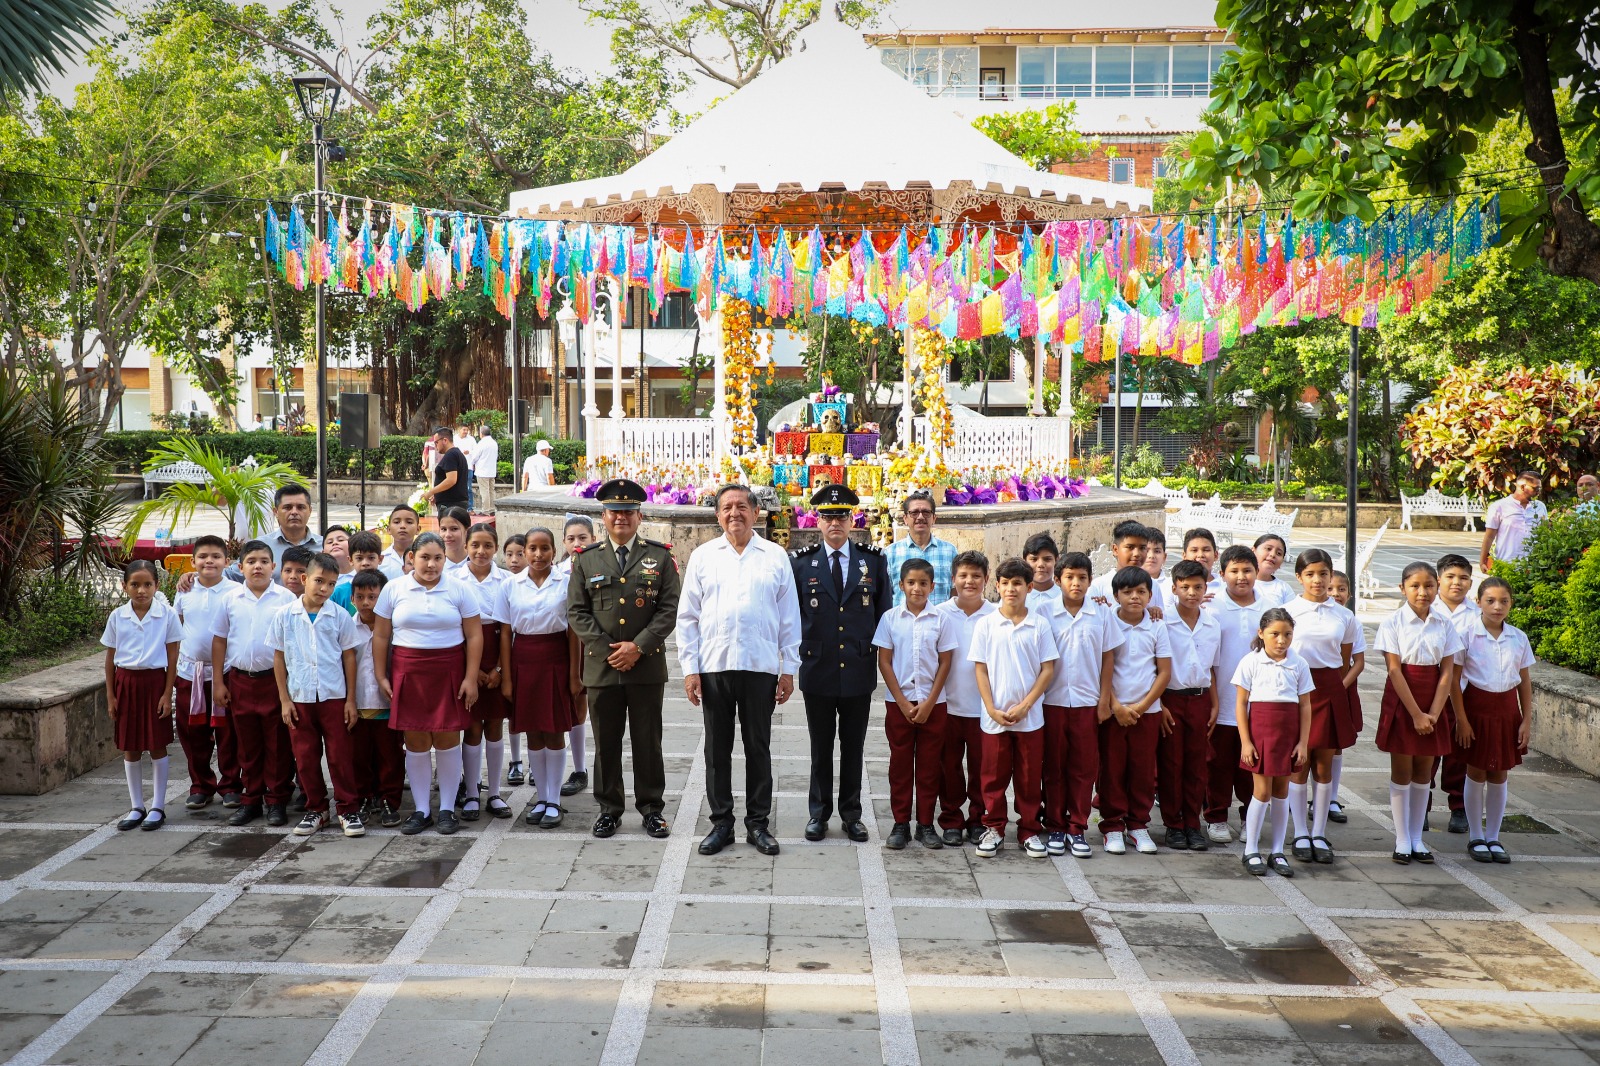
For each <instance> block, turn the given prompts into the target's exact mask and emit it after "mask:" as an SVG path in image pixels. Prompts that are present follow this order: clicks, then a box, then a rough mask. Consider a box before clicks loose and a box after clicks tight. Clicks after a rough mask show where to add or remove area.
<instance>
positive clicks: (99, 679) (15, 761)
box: [0, 655, 181, 796]
mask: <svg viewBox="0 0 1600 1066" xmlns="http://www.w3.org/2000/svg"><path fill="white" fill-rule="evenodd" d="M168 754H178V752H177V745H176V744H174V745H173V747H172V749H171V750H169V752H168ZM118 757H119V753H118V751H117V745H116V738H115V734H114V733H113V729H112V722H111V716H110V715H109V714H107V713H106V679H105V659H104V657H102V656H99V655H94V656H90V657H89V658H87V659H79V660H78V661H77V662H72V663H63V664H62V665H60V666H54V667H51V668H50V669H48V670H41V671H39V672H38V673H37V674H29V675H28V676H27V677H20V678H17V679H16V680H15V681H7V682H6V683H5V684H0V795H7V796H42V795H43V794H44V793H46V792H49V791H50V790H51V789H53V788H56V787H58V786H60V785H64V784H66V783H67V782H68V781H70V780H72V779H73V778H74V777H78V776H80V775H82V774H86V773H88V772H89V771H90V770H94V769H97V768H99V767H101V766H104V765H105V764H106V763H108V762H110V761H112V760H113V759H116V758H118ZM179 758H180V759H181V755H180V756H179Z"/></svg>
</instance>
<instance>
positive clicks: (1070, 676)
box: [1040, 596, 1123, 707]
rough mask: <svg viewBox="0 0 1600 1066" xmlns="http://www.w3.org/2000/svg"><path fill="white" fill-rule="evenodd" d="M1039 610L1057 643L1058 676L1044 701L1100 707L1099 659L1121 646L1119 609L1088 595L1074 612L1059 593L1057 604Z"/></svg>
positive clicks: (1052, 704)
mask: <svg viewBox="0 0 1600 1066" xmlns="http://www.w3.org/2000/svg"><path fill="white" fill-rule="evenodd" d="M1040 613H1041V615H1042V616H1043V617H1044V618H1045V619H1048V621H1049V623H1050V633H1051V636H1052V638H1053V639H1054V640H1055V643H1056V676H1055V677H1054V678H1052V679H1051V680H1050V689H1049V691H1047V692H1046V693H1045V694H1044V700H1043V701H1042V702H1044V703H1048V704H1049V705H1050V706H1052V707H1098V706H1099V705H1100V661H1101V659H1102V657H1103V656H1104V655H1105V653H1106V652H1108V651H1115V650H1116V649H1117V648H1120V647H1122V640H1123V638H1122V627H1121V626H1119V625H1118V624H1117V612H1116V608H1114V607H1102V606H1100V605H1099V604H1098V603H1095V602H1094V601H1093V600H1091V599H1089V598H1087V597H1085V598H1084V601H1083V606H1081V607H1079V608H1078V613H1077V614H1073V613H1072V612H1071V611H1068V610H1067V608H1066V605H1065V604H1063V603H1062V602H1061V598H1060V597H1059V596H1058V597H1057V598H1056V602H1055V606H1054V607H1051V608H1050V609H1048V610H1046V611H1041V612H1040Z"/></svg>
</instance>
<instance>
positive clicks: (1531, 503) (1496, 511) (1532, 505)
mask: <svg viewBox="0 0 1600 1066" xmlns="http://www.w3.org/2000/svg"><path fill="white" fill-rule="evenodd" d="M1539 487H1540V478H1539V475H1538V474H1536V473H1534V472H1533V471H1532V470H1524V471H1523V472H1522V473H1520V474H1518V475H1517V480H1516V483H1515V484H1514V485H1512V486H1511V495H1509V496H1507V497H1506V498H1505V499H1503V500H1496V501H1494V503H1492V504H1490V505H1489V513H1488V514H1487V515H1485V516H1484V519H1483V524H1484V531H1483V548H1482V550H1481V551H1480V552H1479V555H1478V566H1479V567H1481V568H1482V569H1483V572H1484V573H1486V574H1487V573H1488V572H1489V565H1490V561H1491V560H1490V551H1491V549H1492V550H1493V557H1494V558H1495V559H1499V560H1500V561H1502V562H1514V561H1516V560H1517V559H1521V558H1522V557H1523V556H1525V555H1527V554H1528V537H1529V536H1530V535H1531V534H1532V533H1533V531H1534V529H1535V528H1536V527H1537V526H1538V525H1539V523H1540V522H1543V521H1544V520H1545V519H1546V518H1549V517H1550V512H1549V511H1548V510H1546V508H1545V505H1544V503H1543V501H1541V500H1540V499H1539Z"/></svg>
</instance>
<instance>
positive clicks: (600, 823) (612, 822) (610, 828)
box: [594, 814, 622, 840]
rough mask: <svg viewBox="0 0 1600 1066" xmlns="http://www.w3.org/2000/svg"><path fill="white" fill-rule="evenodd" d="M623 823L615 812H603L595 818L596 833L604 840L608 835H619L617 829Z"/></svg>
mask: <svg viewBox="0 0 1600 1066" xmlns="http://www.w3.org/2000/svg"><path fill="white" fill-rule="evenodd" d="M621 825H622V820H621V819H619V818H618V817H617V816H616V815H614V814H602V815H600V817H598V818H596V819H595V820H594V835H595V836H597V837H599V838H600V839H601V840H604V839H605V838H606V837H612V836H616V835H617V829H618V828H619V827H620V826H621Z"/></svg>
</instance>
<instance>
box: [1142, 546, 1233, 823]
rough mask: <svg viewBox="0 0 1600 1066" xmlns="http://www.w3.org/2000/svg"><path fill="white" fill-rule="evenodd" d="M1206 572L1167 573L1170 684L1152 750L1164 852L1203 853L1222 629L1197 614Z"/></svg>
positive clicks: (1185, 566) (1192, 567) (1198, 568)
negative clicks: (1202, 826) (1169, 581)
mask: <svg viewBox="0 0 1600 1066" xmlns="http://www.w3.org/2000/svg"><path fill="white" fill-rule="evenodd" d="M1206 584H1207V582H1206V569H1205V567H1204V566H1202V565H1201V564H1200V563H1199V562H1197V561H1195V560H1193V559H1184V560H1183V561H1181V562H1179V563H1178V564H1177V565H1176V566H1174V567H1173V568H1172V587H1173V590H1174V595H1175V603H1176V606H1175V607H1174V609H1173V610H1172V613H1171V614H1170V615H1168V617H1167V622H1166V626H1167V638H1168V640H1169V641H1170V642H1171V644H1172V679H1171V680H1170V681H1169V682H1168V683H1167V691H1166V692H1165V693H1163V694H1162V696H1161V743H1160V746H1159V747H1158V748H1157V749H1156V780H1157V790H1156V791H1157V792H1158V794H1159V795H1160V797H1161V821H1162V823H1163V824H1164V825H1165V826H1166V827H1167V847H1169V848H1172V849H1174V850H1177V851H1206V850H1208V848H1209V847H1210V845H1209V844H1208V842H1207V841H1206V835H1205V833H1203V832H1201V831H1200V819H1201V815H1202V813H1203V812H1204V810H1205V805H1206V763H1207V759H1208V757H1209V754H1210V748H1211V741H1210V737H1211V728H1212V726H1214V725H1215V724H1216V721H1217V658H1218V656H1219V654H1220V653H1221V649H1222V627H1221V625H1220V624H1219V623H1218V622H1217V619H1216V615H1214V614H1212V613H1211V612H1209V611H1205V610H1202V609H1201V605H1202V604H1203V603H1204V601H1205V596H1206Z"/></svg>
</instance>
